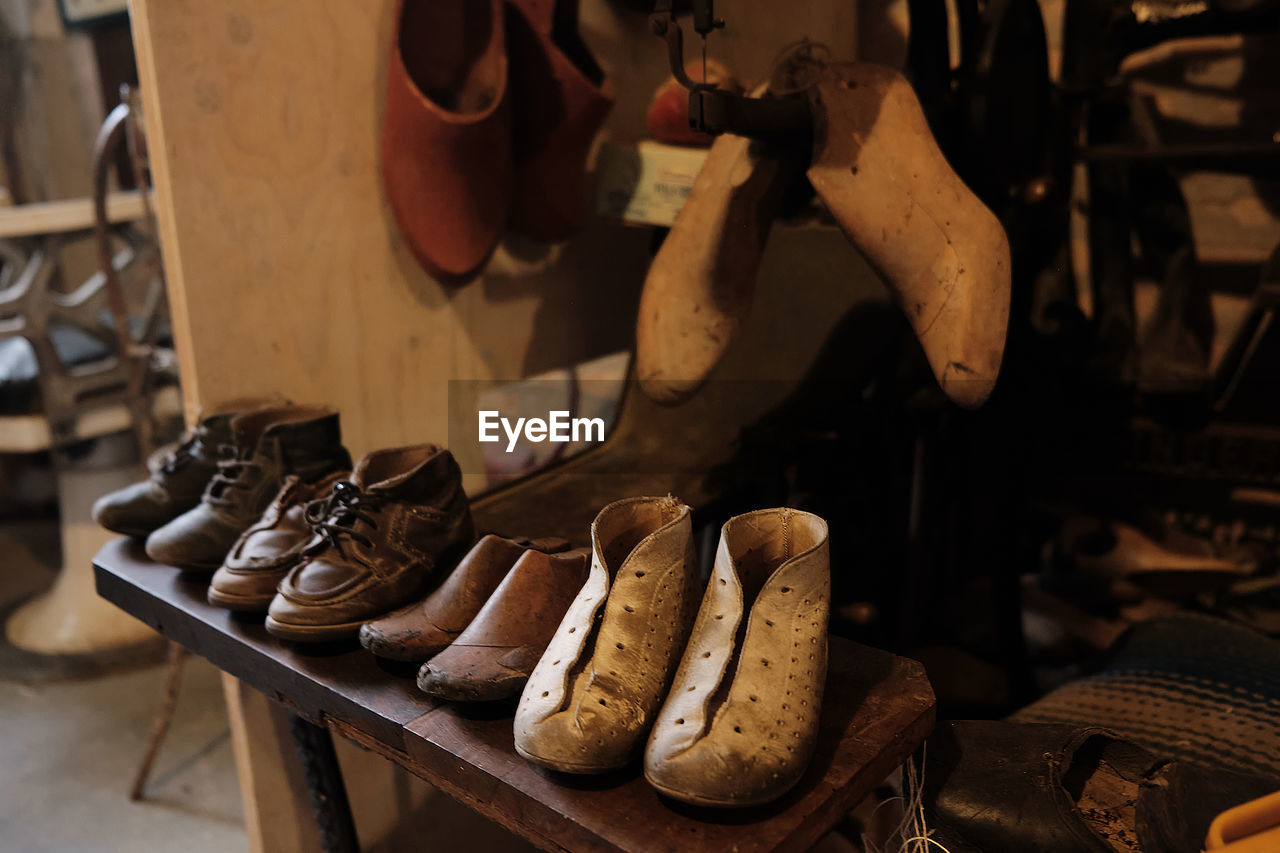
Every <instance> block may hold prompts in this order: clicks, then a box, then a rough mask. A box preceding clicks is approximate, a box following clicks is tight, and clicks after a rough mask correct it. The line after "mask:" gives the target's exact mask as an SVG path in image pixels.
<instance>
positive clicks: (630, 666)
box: [515, 496, 698, 773]
mask: <svg viewBox="0 0 1280 853" xmlns="http://www.w3.org/2000/svg"><path fill="white" fill-rule="evenodd" d="M591 544H592V557H591V570H590V574H589V575H588V578H587V582H586V583H585V584H584V585H583V587H582V589H581V590H579V591H578V595H577V597H576V598H575V599H574V601H573V604H571V605H570V606H569V610H568V612H567V613H566V614H565V617H564V620H563V621H562V622H561V623H560V627H559V628H558V629H557V630H556V633H555V636H554V637H553V638H552V640H551V643H550V645H548V646H547V650H546V652H545V653H544V654H543V655H542V659H541V660H540V661H538V665H537V666H536V667H535V668H534V671H533V675H531V676H530V677H529V682H528V684H526V685H525V689H524V693H523V694H522V696H521V698H520V705H519V707H518V708H517V709H516V717H515V747H516V751H517V752H519V753H520V754H521V755H523V756H524V757H525V758H527V759H529V760H530V761H532V762H534V763H535V764H540V765H542V766H543V767H549V768H551V769H552V770H561V771H564V772H566V773H603V772H605V771H608V770H613V769H615V768H618V767H622V766H623V765H625V764H626V763H627V762H629V761H630V760H631V759H632V758H633V757H634V756H635V754H636V752H637V750H638V747H639V746H640V744H641V742H642V741H643V739H644V736H645V733H646V732H647V731H648V730H649V726H650V725H651V724H652V722H653V718H654V715H655V714H656V713H657V710H658V705H659V703H661V701H662V697H663V696H664V695H665V694H666V690H667V685H668V684H670V682H671V676H672V674H673V673H674V672H675V668H676V664H677V662H678V661H679V660H680V654H681V652H682V651H683V650H684V644H685V641H686V640H687V639H688V636H689V627H690V625H691V624H692V619H693V613H694V608H695V607H696V606H697V593H698V588H697V585H698V561H697V556H696V554H695V553H694V548H693V528H692V523H691V520H690V514H689V507H687V506H685V505H684V504H682V503H681V502H680V501H679V500H678V499H676V498H673V497H670V496H668V497H664V498H626V499H623V500H620V501H615V502H614V503H611V504H609V505H608V506H606V507H605V508H604V509H602V510H600V513H599V515H597V516H596V520H595V521H594V522H593V523H592V525H591Z"/></svg>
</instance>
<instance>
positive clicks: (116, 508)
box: [92, 481, 174, 536]
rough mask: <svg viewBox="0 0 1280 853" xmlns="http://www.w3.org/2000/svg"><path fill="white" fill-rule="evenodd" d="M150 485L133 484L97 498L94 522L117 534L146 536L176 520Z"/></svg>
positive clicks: (165, 502)
mask: <svg viewBox="0 0 1280 853" xmlns="http://www.w3.org/2000/svg"><path fill="white" fill-rule="evenodd" d="M157 492H158V490H157V489H155V488H154V487H153V485H152V483H151V482H150V481H147V482H142V483H134V484H133V485H131V486H127V487H125V488H123V489H119V490H117V491H114V492H111V493H109V494H106V495H103V496H102V497H100V498H98V500H97V501H95V502H94V504H93V511H92V514H93V520H94V522H96V523H97V524H99V525H100V526H102V527H105V528H106V529H108V530H110V531H113V532H115V533H123V534H125V535H127V536H146V535H148V534H149V533H151V532H152V531H154V530H156V529H157V528H160V527H162V526H164V525H165V524H166V523H168V522H169V521H170V520H171V519H172V518H173V516H174V511H173V508H172V507H171V505H170V504H169V503H168V502H167V501H166V500H164V496H163V495H162V494H158V493H157Z"/></svg>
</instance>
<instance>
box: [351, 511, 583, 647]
mask: <svg viewBox="0 0 1280 853" xmlns="http://www.w3.org/2000/svg"><path fill="white" fill-rule="evenodd" d="M568 547H569V543H568V542H567V541H565V540H564V539H558V538H554V537H552V538H549V539H543V540H532V541H531V540H528V539H505V538H503V537H501V536H494V535H493V534H489V535H488V536H485V537H484V538H482V539H481V540H480V541H479V542H477V543H476V546H475V547H474V548H472V549H471V550H470V551H468V552H467V555H466V556H465V557H463V558H462V560H461V561H459V563H458V565H457V566H456V567H455V568H454V569H453V571H451V572H450V573H449V577H448V578H446V579H445V581H444V582H443V583H441V584H440V586H438V587H436V589H435V590H434V591H433V592H432V593H431V594H430V595H428V596H427V597H426V598H424V599H423V600H422V601H417V602H414V603H413V604H410V605H409V606H408V607H404V608H401V609H400V610H397V611H396V612H394V613H388V614H387V615H386V616H383V617H381V618H380V619H374V620H373V621H371V622H366V623H365V624H364V625H362V626H361V627H360V645H362V646H364V647H365V648H366V649H368V650H369V651H371V652H373V653H374V654H375V655H377V656H378V657H382V658H387V659H388V660H402V661H412V662H414V663H421V662H422V661H425V660H427V659H428V658H430V657H431V656H432V655H434V654H436V653H437V652H439V651H441V650H442V649H444V648H445V647H446V646H448V645H449V644H450V643H452V642H453V641H454V640H455V639H457V637H458V635H459V634H461V633H462V632H463V631H464V630H465V629H466V627H467V626H468V625H470V624H471V620H472V619H474V618H475V616H476V614H477V613H479V612H480V609H481V608H482V607H484V606H485V602H486V601H488V600H489V597H490V596H491V595H493V592H494V590H496V589H497V588H498V584H500V583H502V579H503V578H505V577H506V576H507V574H508V573H509V572H510V571H511V567H512V566H514V565H515V564H516V561H517V560H519V559H520V558H521V557H523V556H524V555H525V554H526V553H528V552H529V550H531V549H532V550H538V551H548V552H550V551H563V550H564V549H566V548H568ZM579 586H581V584H579ZM561 615H563V612H562V613H561Z"/></svg>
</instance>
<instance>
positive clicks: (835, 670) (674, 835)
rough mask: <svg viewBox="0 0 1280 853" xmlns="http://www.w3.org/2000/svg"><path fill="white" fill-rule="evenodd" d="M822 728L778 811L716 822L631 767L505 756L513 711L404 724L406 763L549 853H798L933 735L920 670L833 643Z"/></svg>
mask: <svg viewBox="0 0 1280 853" xmlns="http://www.w3.org/2000/svg"><path fill="white" fill-rule="evenodd" d="M830 660H831V662H830V667H829V670H828V678H827V688H826V695H825V697H824V699H823V716H822V728H821V734H820V736H819V741H818V747H817V751H816V754H815V756H814V759H813V763H812V765H811V766H810V767H809V772H808V773H807V774H806V776H805V777H804V778H803V779H802V780H801V782H800V784H799V785H798V786H797V787H796V788H795V789H794V790H792V791H791V792H790V793H789V794H787V796H785V797H784V798H782V799H781V800H779V801H778V802H776V803H773V804H771V805H769V806H766V807H762V808H751V809H744V810H721V809H707V808H697V807H693V806H686V805H684V804H682V803H678V802H675V801H673V800H669V799H666V798H663V797H660V796H659V795H658V794H657V792H655V791H654V790H653V789H652V788H651V787H649V785H648V784H647V783H646V782H645V781H644V778H643V776H642V774H641V772H640V768H639V766H638V762H637V766H635V767H632V768H630V769H628V770H626V771H620V772H618V773H615V774H610V775H607V776H594V777H593V776H577V777H575V776H571V775H568V774H560V773H552V772H549V771H545V770H542V769H540V768H538V767H535V766H534V765H532V764H530V763H529V762H527V761H525V760H524V759H522V758H520V757H519V756H518V755H517V754H516V752H515V749H514V747H513V745H512V741H513V734H512V726H511V715H510V711H509V710H508V711H506V713H505V714H496V713H492V712H490V711H488V710H487V709H480V710H472V709H468V708H466V707H465V706H453V705H442V706H441V707H439V708H436V709H433V710H432V711H430V712H429V713H427V714H424V715H423V716H421V717H419V718H418V719H416V720H414V721H413V722H411V723H409V725H408V730H409V732H410V733H411V736H410V737H409V738H408V750H409V756H410V758H411V759H413V763H414V764H415V765H417V766H420V767H421V768H423V769H424V770H426V771H427V772H426V773H424V774H423V775H424V777H425V778H427V779H429V780H431V781H432V782H434V783H435V784H437V785H438V786H440V787H441V788H443V789H444V790H445V791H447V792H448V793H450V794H451V795H452V796H454V797H456V798H458V799H460V800H462V801H463V802H465V803H467V804H468V805H470V806H471V807H472V808H474V809H476V810H477V811H479V812H480V813H481V814H484V815H487V816H488V817H490V818H492V819H493V820H495V821H497V822H499V823H501V824H503V825H504V826H506V827H507V828H508V829H510V830H512V831H513V832H516V833H518V834H520V835H523V836H525V837H526V838H528V839H529V840H531V841H533V842H534V843H535V844H539V845H540V846H542V847H544V848H546V849H549V850H555V849H559V848H565V849H568V850H592V851H597V850H609V851H612V850H619V851H704V850H705V851H717V853H718V852H719V851H728V850H733V851H740V853H747V851H766V850H791V851H799V850H806V849H808V848H809V847H810V846H812V845H813V843H814V842H816V841H817V840H818V839H819V838H820V837H821V836H822V835H823V834H825V833H826V832H827V830H829V829H830V828H831V827H832V826H833V825H834V824H835V823H836V822H837V821H838V820H839V819H840V818H841V816H842V815H843V814H844V813H845V812H846V811H847V810H848V809H850V808H852V807H853V806H854V805H855V804H856V803H857V802H859V801H860V800H861V799H862V798H863V797H864V796H866V795H867V794H869V793H871V791H872V789H874V788H875V786H876V785H878V784H880V783H881V782H882V781H884V779H885V778H886V777H887V776H888V775H889V774H890V773H891V772H892V771H893V770H894V768H895V767H897V766H898V765H900V764H901V763H902V762H903V761H904V760H905V759H906V758H907V757H908V756H909V755H910V754H911V752H912V751H913V750H915V748H916V747H917V746H919V745H920V743H921V742H922V741H923V740H924V738H925V737H926V736H927V735H928V734H929V732H930V731H932V730H933V723H934V697H933V690H932V688H931V687H930V686H929V681H928V679H927V678H926V676H925V673H924V668H923V667H922V666H921V665H920V664H919V663H917V662H915V661H912V660H908V659H906V658H900V657H896V656H894V655H891V654H888V653H886V652H881V651H877V650H875V649H871V648H867V647H866V646H862V645H858V644H856V643H851V642H848V641H846V640H842V639H840V638H837V637H832V638H831V655H830Z"/></svg>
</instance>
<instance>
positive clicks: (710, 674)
mask: <svg viewBox="0 0 1280 853" xmlns="http://www.w3.org/2000/svg"><path fill="white" fill-rule="evenodd" d="M830 603H831V570H830V555H829V551H828V543H827V523H826V522H825V521H823V520H822V519H821V518H819V517H818V516H816V515H813V514H812V513H808V512H801V511H800V510H796V509H786V508H782V509H762V510H757V511H756V512H750V513H747V514H746V515H739V516H737V517H735V518H731V519H729V521H728V522H726V523H725V525H724V528H723V529H722V530H721V534H720V548H719V551H718V552H717V554H716V562H715V568H714V569H712V572H711V579H710V581H709V582H708V585H707V592H706V595H705V596H703V599H702V608H701V609H700V610H699V611H698V619H697V622H696V623H695V624H694V627H693V634H692V636H691V637H690V638H689V644H688V646H687V648H686V649H685V652H684V657H683V659H682V660H681V661H680V668H679V670H678V671H677V672H676V677H675V681H674V682H673V683H672V685H671V692H670V694H669V695H668V697H667V700H666V702H665V703H664V704H663V706H662V711H661V712H660V713H659V714H658V719H657V722H655V723H654V726H653V732H652V734H651V735H650V736H649V743H648V746H647V747H646V749H645V756H644V775H645V778H646V779H648V780H649V784H651V785H653V787H655V788H657V789H658V791H659V792H661V793H663V794H665V795H667V796H668V797H673V798H675V799H677V800H683V801H684V802H687V803H694V804H696V805H701V806H720V807H731V806H749V805H758V804H760V803H766V802H769V801H771V800H774V799H777V798H778V797H780V796H782V795H783V794H785V793H786V792H787V791H788V790H790V789H791V788H792V787H793V786H794V785H795V784H796V782H798V781H800V777H801V776H803V775H804V771H805V768H806V767H807V766H808V764H809V758H810V757H811V756H812V755H813V748H814V745H815V744H816V742H817V738H818V716H819V712H820V710H821V707H822V688H823V685H824V683H825V682H826V677H827V613H828V610H829V609H830Z"/></svg>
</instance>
